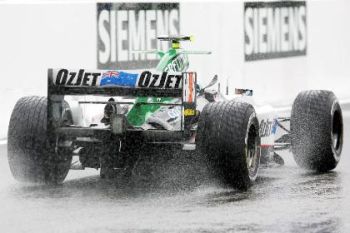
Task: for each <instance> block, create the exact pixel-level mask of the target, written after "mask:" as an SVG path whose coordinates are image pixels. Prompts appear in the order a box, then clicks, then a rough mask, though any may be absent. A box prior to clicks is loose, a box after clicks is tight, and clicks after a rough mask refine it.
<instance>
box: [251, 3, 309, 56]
mask: <svg viewBox="0 0 350 233" xmlns="http://www.w3.org/2000/svg"><path fill="white" fill-rule="evenodd" d="M306 51H307V24H306V3H305V1H277V2H245V3H244V53H245V54H244V57H245V60H246V61H253V60H260V59H271V58H280V57H290V56H302V55H306Z"/></svg>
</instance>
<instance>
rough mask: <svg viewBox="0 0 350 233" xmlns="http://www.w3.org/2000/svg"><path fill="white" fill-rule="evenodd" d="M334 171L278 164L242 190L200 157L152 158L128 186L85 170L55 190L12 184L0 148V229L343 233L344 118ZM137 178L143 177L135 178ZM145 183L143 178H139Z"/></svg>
mask: <svg viewBox="0 0 350 233" xmlns="http://www.w3.org/2000/svg"><path fill="white" fill-rule="evenodd" d="M344 115H345V146H344V148H343V154H342V159H341V161H340V164H339V165H338V167H337V168H336V169H335V171H333V172H330V173H327V174H312V173H308V172H305V171H303V170H300V169H299V168H297V166H296V165H295V163H294V162H293V159H292V157H291V155H290V154H287V153H286V154H284V158H285V159H286V165H285V166H283V167H275V168H268V169H261V170H260V177H259V178H258V180H257V182H256V183H255V185H254V186H253V187H252V188H251V189H250V190H249V191H247V192H239V191H236V190H232V189H227V188H223V187H220V186H219V185H218V184H217V183H216V182H215V181H214V180H212V179H209V178H208V174H207V171H206V170H205V169H203V166H202V164H201V161H200V160H197V161H194V162H191V161H192V159H191V158H190V157H186V156H181V157H175V158H174V157H173V158H170V159H169V158H168V159H157V162H155V163H156V164H157V168H156V169H151V170H150V169H148V170H147V169H140V171H139V174H141V176H139V177H138V176H135V177H133V178H132V179H131V180H130V181H129V183H127V184H125V183H124V182H119V181H117V182H112V181H105V180H101V179H100V178H99V175H98V172H97V171H95V170H93V169H91V170H85V171H71V172H70V173H69V175H68V177H67V179H66V181H65V182H64V184H63V185H62V186H59V187H38V186H24V185H21V184H19V183H17V182H16V181H14V180H13V178H12V176H11V174H10V171H9V168H8V165H7V159H6V156H7V155H6V146H1V147H0V169H1V171H0V232H4V233H5V232H6V233H10V232H26V233H27V232H29V233H30V232H35V233H37V232H45V233H46V232H84V233H85V232H350V163H349V162H350V158H349V156H348V155H349V154H350V137H349V136H348V135H349V132H350V131H349V129H350V113H349V112H344ZM142 174H143V175H144V176H143V175H142ZM143 178H145V179H148V181H146V180H144V179H143Z"/></svg>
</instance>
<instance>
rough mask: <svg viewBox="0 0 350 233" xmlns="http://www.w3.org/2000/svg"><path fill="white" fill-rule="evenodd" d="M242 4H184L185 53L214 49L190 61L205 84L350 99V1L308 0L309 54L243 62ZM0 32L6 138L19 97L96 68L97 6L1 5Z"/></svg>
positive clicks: (0, 134) (271, 98)
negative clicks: (325, 92) (322, 92)
mask: <svg viewBox="0 0 350 233" xmlns="http://www.w3.org/2000/svg"><path fill="white" fill-rule="evenodd" d="M243 5H244V3H243V1H234V2H219V3H217V2H204V3H202V2H201V3H199V2H189V3H188V2H182V3H180V25H181V26H180V28H181V29H180V30H181V33H182V34H190V35H194V36H195V41H194V42H191V43H186V44H184V47H185V48H191V49H205V50H211V51H213V54H212V55H210V56H202V55H193V56H192V57H191V69H192V70H196V71H197V72H198V73H199V77H200V80H201V81H202V82H205V81H206V80H209V79H210V78H211V77H212V76H213V75H214V74H218V75H219V76H221V77H222V78H224V80H226V79H227V82H228V84H229V86H230V88H234V87H243V88H251V89H254V91H255V92H254V95H255V96H256V98H258V99H260V100H262V101H265V102H268V103H271V104H273V105H285V104H289V103H291V102H292V100H293V98H294V97H295V95H296V94H297V93H298V92H299V91H300V90H304V89H331V90H333V91H334V92H335V93H336V94H337V95H338V97H339V98H340V99H347V98H350V91H349V84H350V82H349V77H350V70H349V67H350V44H349V42H350V31H349V25H348V23H349V22H350V14H349V10H350V2H349V1H346V0H334V1H326V0H323V1H307V55H306V56H300V57H290V58H283V59H272V60H260V61H254V62H245V61H244V48H243V44H244V28H243V18H244V17H243ZM0 30H1V34H0V35H1V36H0V64H1V66H0V67H1V68H0V80H1V86H0V106H1V108H2V114H1V117H0V139H1V138H5V137H6V133H7V126H8V121H9V118H10V114H11V111H12V108H13V106H14V104H15V102H16V100H17V99H18V98H20V97H21V96H24V95H46V72H47V68H48V67H73V68H77V67H78V68H79V67H83V68H96V43H97V42H96V40H97V33H96V4H95V3H80V4H78V3H75V4H66V3H50V4H0ZM225 85H226V83H224V84H222V86H225Z"/></svg>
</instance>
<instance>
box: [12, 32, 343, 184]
mask: <svg viewBox="0 0 350 233" xmlns="http://www.w3.org/2000/svg"><path fill="white" fill-rule="evenodd" d="M158 39H159V40H161V41H167V42H168V43H169V44H171V47H170V48H169V50H167V51H135V52H138V53H155V54H157V55H158V56H159V57H160V61H159V64H158V65H157V67H156V68H155V69H153V70H149V69H146V70H85V69H77V70H74V69H65V68H61V69H48V96H47V97H39V96H30V97H23V98H21V99H19V100H18V102H17V103H16V105H15V107H14V110H13V112H12V115H11V119H10V123H9V129H8V161H9V165H10V169H11V172H12V174H13V176H14V177H15V179H17V180H19V181H24V182H32V183H44V184H59V183H62V182H63V181H64V179H65V177H66V175H67V173H68V171H69V170H70V168H71V167H72V156H73V155H76V156H78V157H79V161H78V162H79V163H80V166H81V168H82V169H83V168H88V167H90V168H96V169H100V174H101V177H109V176H111V174H113V173H114V171H115V170H117V169H126V170H128V171H132V169H133V167H134V166H135V164H136V162H137V160H138V159H139V158H140V157H142V156H144V155H145V154H147V153H148V154H149V153H154V151H155V150H152V148H156V147H164V148H171V149H175V150H180V151H181V150H192V151H194V152H195V153H199V154H200V155H201V156H205V159H206V161H207V164H208V166H209V168H210V170H211V171H213V173H214V174H215V176H216V177H218V178H219V179H220V181H221V182H222V183H224V184H226V185H229V186H231V187H233V188H237V189H247V188H249V187H250V186H251V185H252V184H253V183H254V181H255V179H256V178H257V175H258V171H259V167H260V164H261V163H271V162H276V163H279V164H283V159H282V158H281V156H279V151H281V150H291V151H292V153H293V156H294V159H295V161H296V163H297V164H298V165H299V166H300V167H302V168H304V169H308V170H313V171H316V172H326V171H329V170H332V169H334V168H335V167H336V166H337V164H338V162H339V159H340V155H341V151H342V145H343V118H342V110H341V107H340V105H339V102H338V100H337V98H336V96H335V95H334V93H333V92H331V91H326V90H308V91H303V92H301V93H299V94H298V95H297V97H296V99H295V100H294V103H293V105H292V109H291V113H290V115H289V116H288V117H286V116H283V117H282V116H278V115H277V112H276V111H275V110H274V109H273V107H271V106H270V105H264V104H257V103H256V102H255V101H254V99H253V90H250V89H236V90H235V94H234V95H231V96H229V95H226V94H224V93H220V92H219V91H218V90H215V89H213V86H214V85H215V84H217V83H218V80H219V78H218V76H217V75H215V76H214V77H213V78H212V80H211V81H210V82H209V83H208V84H207V85H205V86H201V85H199V83H197V82H198V80H199V79H197V73H196V72H192V71H188V67H189V59H188V58H189V55H191V54H210V52H208V51H187V50H183V49H182V48H181V45H180V42H182V41H189V40H191V37H189V36H160V37H158ZM88 97H91V98H88ZM87 105H89V106H101V108H100V109H101V110H96V109H98V108H94V109H95V110H94V111H95V113H96V115H97V116H100V117H99V118H98V120H97V121H96V122H88V121H86V120H84V118H86V116H85V115H86V111H85V112H84V109H85V108H86V106H87ZM278 132H279V133H278Z"/></svg>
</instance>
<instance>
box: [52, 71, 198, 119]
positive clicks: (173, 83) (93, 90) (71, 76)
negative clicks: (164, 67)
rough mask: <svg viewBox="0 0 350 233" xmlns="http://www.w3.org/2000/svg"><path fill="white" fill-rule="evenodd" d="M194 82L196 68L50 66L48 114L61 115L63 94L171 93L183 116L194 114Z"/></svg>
mask: <svg viewBox="0 0 350 233" xmlns="http://www.w3.org/2000/svg"><path fill="white" fill-rule="evenodd" d="M196 83H197V75H196V73H195V72H182V73H181V72H157V71H152V70H140V71H122V70H85V69H78V70H71V69H49V70H48V114H49V115H48V117H49V119H50V118H51V117H53V118H57V117H60V114H61V111H62V110H61V108H62V107H60V106H62V101H63V100H64V96H65V95H97V96H129V97H148V96H149V97H174V98H180V99H181V100H182V103H181V104H180V105H182V106H183V114H184V117H190V116H195V114H196ZM144 104H155V103H144ZM169 105H171V104H169ZM56 122H57V121H56Z"/></svg>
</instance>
